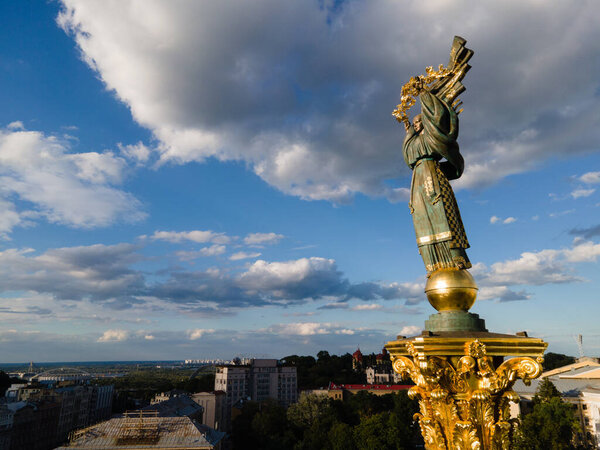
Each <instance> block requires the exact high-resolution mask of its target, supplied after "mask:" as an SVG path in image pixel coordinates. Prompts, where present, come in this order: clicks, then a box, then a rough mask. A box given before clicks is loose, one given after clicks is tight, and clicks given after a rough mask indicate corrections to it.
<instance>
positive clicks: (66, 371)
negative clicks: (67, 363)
mask: <svg viewBox="0 0 600 450" xmlns="http://www.w3.org/2000/svg"><path fill="white" fill-rule="evenodd" d="M90 378H93V375H92V374H91V373H89V372H86V371H85V370H82V369H77V368H75V367H59V368H58V369H50V370H47V371H45V372H41V373H38V374H36V375H34V376H33V377H32V378H31V379H32V380H38V381H68V380H89V379H90Z"/></svg>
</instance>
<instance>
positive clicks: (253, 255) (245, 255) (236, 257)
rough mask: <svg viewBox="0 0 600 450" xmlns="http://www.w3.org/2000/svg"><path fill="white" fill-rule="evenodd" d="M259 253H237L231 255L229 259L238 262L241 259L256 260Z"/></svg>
mask: <svg viewBox="0 0 600 450" xmlns="http://www.w3.org/2000/svg"><path fill="white" fill-rule="evenodd" d="M260 255H261V253H246V252H237V253H234V254H232V255H231V256H230V257H229V259H230V260H232V261H239V260H241V259H253V258H258V257H259V256H260Z"/></svg>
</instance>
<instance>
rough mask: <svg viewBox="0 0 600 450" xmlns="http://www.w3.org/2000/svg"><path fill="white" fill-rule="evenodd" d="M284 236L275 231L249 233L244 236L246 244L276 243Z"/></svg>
mask: <svg viewBox="0 0 600 450" xmlns="http://www.w3.org/2000/svg"><path fill="white" fill-rule="evenodd" d="M284 237H285V236H284V235H283V234H276V233H250V234H249V235H248V236H246V237H245V238H244V243H245V244H246V245H259V246H260V245H267V244H268V245H271V244H277V243H278V242H279V241H280V240H281V239H283V238H284Z"/></svg>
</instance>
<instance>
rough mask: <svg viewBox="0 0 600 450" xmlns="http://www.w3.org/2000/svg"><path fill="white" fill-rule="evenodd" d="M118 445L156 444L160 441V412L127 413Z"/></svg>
mask: <svg viewBox="0 0 600 450" xmlns="http://www.w3.org/2000/svg"><path fill="white" fill-rule="evenodd" d="M123 418H124V419H125V420H124V422H123V424H122V425H121V430H120V433H119V436H118V437H117V442H116V444H117V445H131V444H137V445H140V444H156V443H157V442H158V440H159V439H160V429H159V422H160V419H159V417H158V411H142V410H140V411H126V412H125V414H124V415H123Z"/></svg>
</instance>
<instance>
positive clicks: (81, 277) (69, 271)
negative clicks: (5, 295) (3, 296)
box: [0, 244, 145, 307]
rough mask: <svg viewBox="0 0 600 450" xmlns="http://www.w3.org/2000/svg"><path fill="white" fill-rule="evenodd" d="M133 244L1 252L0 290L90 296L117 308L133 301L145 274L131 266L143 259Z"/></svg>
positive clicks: (142, 287) (63, 296)
mask: <svg viewBox="0 0 600 450" xmlns="http://www.w3.org/2000/svg"><path fill="white" fill-rule="evenodd" d="M136 249H137V247H136V246H134V245H131V244H117V245H112V246H107V245H102V244H96V245H92V246H82V247H67V248H56V249H50V250H47V251H46V252H44V253H42V254H40V255H33V250H31V249H22V250H18V249H8V250H5V251H2V252H0V291H34V292H39V293H48V294H51V295H53V296H54V297H55V298H58V299H62V300H80V299H90V300H93V301H103V302H108V303H110V304H111V305H113V306H114V307H121V306H124V305H125V304H126V303H129V302H134V301H135V299H134V298H133V297H134V296H135V295H140V294H142V293H143V292H144V290H145V283H144V277H143V275H142V274H141V273H139V272H136V271H135V270H133V269H131V268H130V267H129V266H130V265H131V264H132V263H134V262H136V261H139V260H140V258H141V257H140V255H138V254H137V253H136Z"/></svg>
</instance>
